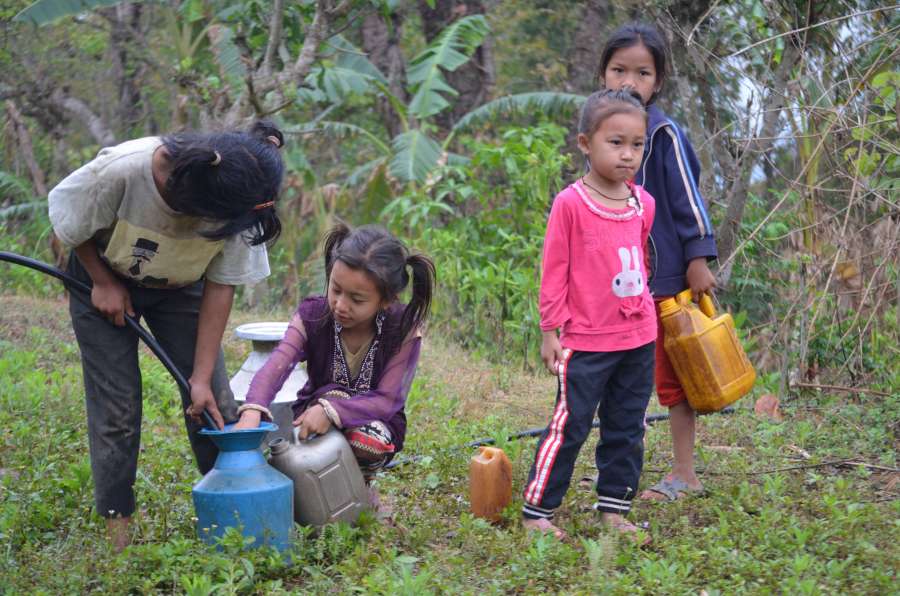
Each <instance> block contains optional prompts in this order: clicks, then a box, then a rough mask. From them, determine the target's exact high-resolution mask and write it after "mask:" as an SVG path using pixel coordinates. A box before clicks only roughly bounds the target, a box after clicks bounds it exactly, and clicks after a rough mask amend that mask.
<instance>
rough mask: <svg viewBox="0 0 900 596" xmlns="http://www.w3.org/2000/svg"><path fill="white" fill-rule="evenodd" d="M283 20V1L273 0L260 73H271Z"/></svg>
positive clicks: (279, 41) (279, 42)
mask: <svg viewBox="0 0 900 596" xmlns="http://www.w3.org/2000/svg"><path fill="white" fill-rule="evenodd" d="M283 20H284V0H275V2H274V4H273V5H272V20H271V21H270V22H269V44H268V45H267V46H266V54H265V57H264V58H263V63H262V72H263V73H265V74H267V75H268V74H271V73H272V61H273V60H274V59H275V54H276V52H277V51H278V46H279V45H280V44H281V28H282V24H283Z"/></svg>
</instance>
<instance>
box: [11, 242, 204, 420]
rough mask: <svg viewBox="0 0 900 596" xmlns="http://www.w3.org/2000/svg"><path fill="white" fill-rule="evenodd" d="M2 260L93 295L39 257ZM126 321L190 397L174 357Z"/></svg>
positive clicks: (136, 324) (134, 323)
mask: <svg viewBox="0 0 900 596" xmlns="http://www.w3.org/2000/svg"><path fill="white" fill-rule="evenodd" d="M0 261H6V262H8V263H14V264H16V265H22V266H23V267H28V268H29V269H34V270H35V271H40V272H41V273H44V274H46V275H49V276H51V277H55V278H56V279H58V280H60V281H62V282H63V284H64V285H65V286H66V287H67V288H69V290H77V292H78V294H76V295H82V296H86V297H87V299H88V301H89V300H90V296H91V286H89V285H87V284H86V283H84V282H82V281H80V280H78V279H75V278H74V277H72V276H71V275H69V274H68V273H66V272H65V271H60V270H59V269H57V268H56V267H54V266H52V265H48V264H47V263H44V262H43V261H38V260H37V259H32V258H30V257H23V256H22V255H17V254H15V253H12V252H5V251H0ZM125 323H126V324H127V325H128V326H129V327H131V329H132V330H133V331H134V332H135V333H137V335H138V337H140V338H141V340H143V342H144V343H145V344H147V347H148V348H150V351H151V352H153V354H154V355H156V357H157V358H159V360H160V362H162V363H163V366H165V367H166V370H167V371H169V374H170V375H172V378H174V379H175V383H176V384H177V385H178V388H179V389H181V391H182V392H183V393H184V394H185V395H186V396H187V397H188V398H190V395H191V385H190V383H188V380H187V379H185V378H184V375H183V374H181V371H180V370H178V367H176V366H175V363H174V362H172V359H171V358H170V357H169V355H168V354H167V353H166V352H165V350H163V349H162V346H160V345H159V343H158V342H157V341H156V340H155V339H154V338H153V336H152V335H150V332H149V331H147V330H146V329H144V327H143V326H142V325H141V324H140V323H139V322H138V321H137V320H136V319H135V318H134V317H131V316H129V315H127V314H126V315H125ZM203 418H204V419H205V420H206V424H207V425H208V426H209V427H210V428H212V429H218V426H216V423H215V421H214V420H213V418H212V416H210V414H209V412H207V411H206V410H203Z"/></svg>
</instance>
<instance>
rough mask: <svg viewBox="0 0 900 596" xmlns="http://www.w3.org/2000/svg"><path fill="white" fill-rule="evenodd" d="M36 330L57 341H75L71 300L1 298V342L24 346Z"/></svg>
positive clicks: (19, 297) (23, 297) (22, 297)
mask: <svg viewBox="0 0 900 596" xmlns="http://www.w3.org/2000/svg"><path fill="white" fill-rule="evenodd" d="M33 328H39V329H42V330H43V331H44V332H46V333H48V334H49V336H50V339H51V340H52V341H54V342H73V341H75V334H74V333H73V332H72V325H71V323H70V321H69V306H68V302H67V300H66V299H64V298H60V299H58V300H48V299H44V298H31V297H28V296H3V295H0V339H3V340H6V341H11V342H13V343H21V342H22V341H23V340H24V339H25V338H26V337H27V336H28V333H29V331H30V330H31V329H33Z"/></svg>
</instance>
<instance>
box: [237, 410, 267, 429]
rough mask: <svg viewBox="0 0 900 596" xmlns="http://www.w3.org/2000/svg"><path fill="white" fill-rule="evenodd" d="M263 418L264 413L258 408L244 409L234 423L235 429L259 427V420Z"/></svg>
mask: <svg viewBox="0 0 900 596" xmlns="http://www.w3.org/2000/svg"><path fill="white" fill-rule="evenodd" d="M261 420H262V413H261V412H259V411H258V410H244V411H243V412H241V418H240V419H239V420H238V421H237V424H235V425H234V430H241V429H244V428H258V427H259V422H260V421H261Z"/></svg>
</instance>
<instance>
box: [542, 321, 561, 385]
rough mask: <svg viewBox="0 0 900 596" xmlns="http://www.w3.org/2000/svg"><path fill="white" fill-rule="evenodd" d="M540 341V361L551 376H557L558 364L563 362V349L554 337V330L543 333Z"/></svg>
mask: <svg viewBox="0 0 900 596" xmlns="http://www.w3.org/2000/svg"><path fill="white" fill-rule="evenodd" d="M543 336H544V338H543V340H542V341H541V360H543V361H544V366H546V367H547V370H548V371H550V374H551V375H558V374H559V364H560V362H562V361H563V347H562V344H560V343H559V338H558V337H556V330H555V329H553V330H550V331H544V333H543Z"/></svg>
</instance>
